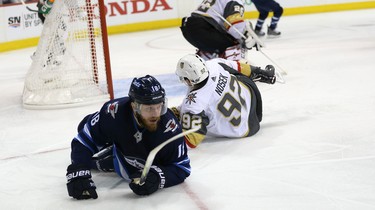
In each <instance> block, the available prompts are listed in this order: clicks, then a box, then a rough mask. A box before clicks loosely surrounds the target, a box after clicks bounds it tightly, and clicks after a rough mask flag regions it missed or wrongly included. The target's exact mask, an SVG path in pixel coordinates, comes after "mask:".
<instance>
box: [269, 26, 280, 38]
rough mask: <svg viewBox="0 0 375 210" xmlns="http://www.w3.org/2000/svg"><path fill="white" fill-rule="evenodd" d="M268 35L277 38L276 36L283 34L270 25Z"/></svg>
mask: <svg viewBox="0 0 375 210" xmlns="http://www.w3.org/2000/svg"><path fill="white" fill-rule="evenodd" d="M267 35H268V37H271V38H272V37H274V38H276V37H279V36H280V35H281V32H280V31H277V30H276V29H271V28H270V27H268V30H267Z"/></svg>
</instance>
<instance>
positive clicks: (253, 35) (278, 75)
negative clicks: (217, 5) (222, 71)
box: [211, 8, 287, 83]
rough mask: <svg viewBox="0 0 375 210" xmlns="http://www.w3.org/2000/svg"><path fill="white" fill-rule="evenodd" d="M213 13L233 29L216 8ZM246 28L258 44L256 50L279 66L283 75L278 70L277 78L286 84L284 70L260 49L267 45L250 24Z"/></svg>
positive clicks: (241, 34) (242, 35) (243, 36)
mask: <svg viewBox="0 0 375 210" xmlns="http://www.w3.org/2000/svg"><path fill="white" fill-rule="evenodd" d="M211 9H212V11H214V13H215V14H216V15H217V16H219V18H220V19H221V20H223V21H224V22H225V23H226V24H228V25H229V26H230V27H233V25H232V24H231V23H230V22H229V21H228V20H227V19H225V18H224V17H223V16H222V15H221V14H220V13H218V12H217V11H216V10H215V9H214V8H211ZM246 27H247V31H248V32H249V33H250V35H251V37H252V38H253V39H254V40H255V42H256V45H257V47H256V49H257V51H259V52H261V53H262V54H263V55H264V56H265V57H266V58H267V59H268V60H269V61H271V62H272V63H273V64H275V66H277V67H278V68H279V69H280V71H281V73H280V72H279V71H277V70H276V74H277V77H278V79H279V82H280V83H285V80H284V77H283V76H282V74H283V75H286V74H287V73H286V71H285V70H283V68H281V67H280V65H278V64H277V63H276V62H275V61H274V60H272V59H271V58H270V57H269V56H268V55H266V54H265V53H264V52H263V51H262V50H261V49H260V48H261V47H265V44H264V43H263V42H262V41H261V40H260V39H259V37H258V36H257V35H256V34H255V32H254V31H253V30H252V29H251V28H250V26H249V25H248V24H246ZM233 29H234V30H235V31H236V32H237V33H238V34H239V35H240V36H241V37H242V38H243V39H245V40H246V39H247V37H246V36H245V35H244V34H243V33H241V32H240V31H239V30H238V29H237V28H236V27H233Z"/></svg>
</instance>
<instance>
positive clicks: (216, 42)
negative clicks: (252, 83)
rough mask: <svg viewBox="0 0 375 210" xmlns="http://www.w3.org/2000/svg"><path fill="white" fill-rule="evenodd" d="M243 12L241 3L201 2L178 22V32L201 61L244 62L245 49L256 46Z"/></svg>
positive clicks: (233, 0)
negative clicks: (195, 50)
mask: <svg viewBox="0 0 375 210" xmlns="http://www.w3.org/2000/svg"><path fill="white" fill-rule="evenodd" d="M244 12H245V7H244V1H243V0H216V1H212V0H211V1H208V0H203V1H202V3H201V4H199V6H198V7H197V9H195V10H194V11H193V12H192V13H191V14H190V16H188V17H184V18H183V19H182V21H181V27H180V28H181V32H182V34H183V36H184V38H185V39H186V40H187V41H188V42H189V43H190V44H191V45H193V46H194V47H196V48H197V49H198V51H197V54H198V55H199V56H200V57H202V58H203V59H204V60H209V59H212V58H218V57H219V58H225V59H229V60H242V59H246V53H247V50H249V49H252V48H253V47H256V48H257V47H258V46H257V45H256V40H254V39H253V37H252V36H251V32H252V31H253V28H252V24H251V23H250V22H249V21H248V20H245V19H244ZM253 33H254V32H253ZM254 34H255V33H254ZM259 44H260V43H259ZM257 49H258V48H257Z"/></svg>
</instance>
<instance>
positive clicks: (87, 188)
mask: <svg viewBox="0 0 375 210" xmlns="http://www.w3.org/2000/svg"><path fill="white" fill-rule="evenodd" d="M66 179H67V184H66V186H67V188H68V194H69V196H71V197H73V198H75V199H78V200H82V199H90V198H93V199H97V198H98V194H97V193H96V190H95V189H96V186H95V184H94V181H92V179H91V171H90V169H89V168H87V167H85V166H83V165H76V164H71V165H69V166H68V169H67V173H66Z"/></svg>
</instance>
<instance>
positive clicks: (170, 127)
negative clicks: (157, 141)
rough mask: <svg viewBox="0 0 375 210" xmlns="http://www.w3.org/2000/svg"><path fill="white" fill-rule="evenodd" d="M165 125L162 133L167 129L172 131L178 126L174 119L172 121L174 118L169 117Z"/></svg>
mask: <svg viewBox="0 0 375 210" xmlns="http://www.w3.org/2000/svg"><path fill="white" fill-rule="evenodd" d="M165 127H166V129H165V131H164V133H166V132H169V131H172V132H174V131H175V130H176V129H177V128H178V125H177V123H176V121H174V119H170V120H169V121H168V122H167V125H166V126H165Z"/></svg>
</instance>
